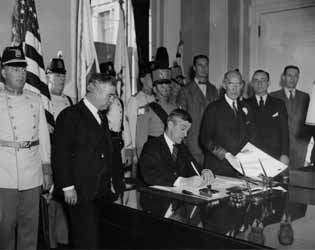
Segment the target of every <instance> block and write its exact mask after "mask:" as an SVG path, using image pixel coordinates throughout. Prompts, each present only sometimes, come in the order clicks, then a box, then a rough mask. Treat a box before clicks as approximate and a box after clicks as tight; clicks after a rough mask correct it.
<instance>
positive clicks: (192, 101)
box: [176, 55, 218, 165]
mask: <svg viewBox="0 0 315 250" xmlns="http://www.w3.org/2000/svg"><path fill="white" fill-rule="evenodd" d="M193 70H194V72H195V78H194V80H193V81H191V82H189V83H188V84H187V85H185V86H184V87H183V88H182V89H181V90H180V92H179V93H178V96H177V100H176V102H177V106H178V107H180V108H182V109H184V110H186V111H187V112H188V113H189V114H190V115H191V117H192V120H193V123H192V125H191V129H190V131H189V133H188V135H187V138H186V140H185V143H186V145H187V146H188V148H189V150H190V152H191V153H192V155H193V156H194V158H195V159H196V160H197V162H198V163H199V164H200V165H202V164H203V160H204V155H203V153H202V150H201V147H200V144H199V131H200V124H201V119H202V115H203V112H204V110H205V109H206V107H207V105H208V104H209V103H211V102H213V101H215V100H216V99H217V98H218V92H217V89H216V87H215V86H214V85H213V84H211V83H210V82H209V81H208V74H209V58H208V57H207V56H205V55H197V56H195V57H194V60H193Z"/></svg>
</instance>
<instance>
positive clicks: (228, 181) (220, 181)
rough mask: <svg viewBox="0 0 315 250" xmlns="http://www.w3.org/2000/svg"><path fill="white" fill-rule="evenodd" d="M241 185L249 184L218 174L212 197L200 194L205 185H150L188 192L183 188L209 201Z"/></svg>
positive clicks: (165, 189)
mask: <svg viewBox="0 0 315 250" xmlns="http://www.w3.org/2000/svg"><path fill="white" fill-rule="evenodd" d="M235 186H237V187H240V188H241V189H242V188H243V189H246V188H247V184H246V181H244V180H242V179H239V178H232V177H226V176H220V175H217V176H216V178H215V180H214V182H213V183H212V184H211V188H212V189H213V190H216V193H213V194H212V196H211V197H208V196H205V195H201V194H200V191H199V190H200V189H202V188H205V186H201V187H198V188H196V187H189V186H180V187H166V186H157V185H156V186H150V187H151V188H154V189H159V190H163V191H168V192H172V193H177V194H181V195H183V194H185V193H186V192H184V193H183V190H185V191H188V192H190V193H192V196H193V197H195V198H200V199H204V200H207V201H213V200H219V199H222V198H225V197H228V196H229V192H228V189H229V188H231V187H235ZM250 187H251V188H253V189H256V190H263V187H262V186H260V185H255V184H252V183H250Z"/></svg>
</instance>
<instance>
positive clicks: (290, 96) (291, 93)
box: [289, 90, 294, 101]
mask: <svg viewBox="0 0 315 250" xmlns="http://www.w3.org/2000/svg"><path fill="white" fill-rule="evenodd" d="M289 92H290V94H289V100H290V101H293V98H294V96H293V91H292V90H290V91H289Z"/></svg>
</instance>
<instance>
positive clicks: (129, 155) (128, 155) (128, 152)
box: [123, 148, 134, 166]
mask: <svg viewBox="0 0 315 250" xmlns="http://www.w3.org/2000/svg"><path fill="white" fill-rule="evenodd" d="M133 155H134V149H132V148H125V149H123V156H124V157H123V163H124V164H125V165H126V166H130V165H131V164H132V162H133Z"/></svg>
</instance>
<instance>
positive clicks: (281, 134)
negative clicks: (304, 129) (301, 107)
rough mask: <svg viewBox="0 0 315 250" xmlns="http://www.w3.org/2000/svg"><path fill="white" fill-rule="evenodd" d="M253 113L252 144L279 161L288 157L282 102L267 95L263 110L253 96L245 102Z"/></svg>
mask: <svg viewBox="0 0 315 250" xmlns="http://www.w3.org/2000/svg"><path fill="white" fill-rule="evenodd" d="M246 102H247V103H248V104H249V105H250V106H251V108H252V110H253V112H254V122H255V124H256V141H255V142H254V144H255V145H256V146H257V147H259V148H260V149H262V150H263V151H265V152H266V153H268V154H270V155H271V156H273V157H275V158H277V159H279V158H280V156H281V155H287V156H289V128H288V113H287V109H286V107H285V104H284V102H283V101H282V100H280V99H278V98H274V97H272V96H270V95H267V99H266V102H265V105H264V106H263V108H260V107H259V106H258V103H257V99H256V97H255V96H253V97H251V98H249V99H247V100H246Z"/></svg>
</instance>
